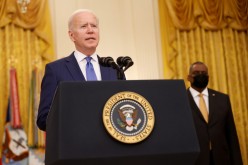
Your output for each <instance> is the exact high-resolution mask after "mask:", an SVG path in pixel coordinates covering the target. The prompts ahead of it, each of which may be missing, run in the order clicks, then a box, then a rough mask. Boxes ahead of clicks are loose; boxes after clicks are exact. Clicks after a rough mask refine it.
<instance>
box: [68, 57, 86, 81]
mask: <svg viewBox="0 0 248 165" xmlns="http://www.w3.org/2000/svg"><path fill="white" fill-rule="evenodd" d="M65 60H66V66H67V68H68V70H69V72H70V73H71V75H72V77H73V79H74V80H76V81H85V78H84V75H83V73H82V71H81V69H80V67H79V65H78V62H77V60H76V58H75V56H74V53H72V54H71V55H70V56H68V58H66V59H65Z"/></svg>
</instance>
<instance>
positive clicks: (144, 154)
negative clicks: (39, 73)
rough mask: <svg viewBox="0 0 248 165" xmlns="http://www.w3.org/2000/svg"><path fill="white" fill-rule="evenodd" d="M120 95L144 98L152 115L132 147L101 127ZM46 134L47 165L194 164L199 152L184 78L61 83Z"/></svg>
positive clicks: (49, 117)
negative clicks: (113, 98)
mask: <svg viewBox="0 0 248 165" xmlns="http://www.w3.org/2000/svg"><path fill="white" fill-rule="evenodd" d="M123 91H130V92H135V93H138V94H139V95H141V96H143V97H144V98H146V100H147V101H149V103H150V104H151V106H152V108H153V111H154V115H155V123H154V128H153V130H152V132H151V134H150V135H149V136H148V137H147V138H146V139H144V140H143V141H141V142H138V143H134V144H126V143H122V142H120V141H117V140H116V139H114V138H113V137H112V136H111V135H110V134H109V133H108V132H107V130H106V128H105V126H104V124H103V108H104V105H105V103H106V102H107V101H108V99H109V98H110V97H111V96H113V95H115V94H116V93H118V92H123ZM46 135H47V137H46V153H45V164H46V165H68V164H77V165H79V164H86V165H93V164H94V165H95V164H101V165H105V164H106V165H109V164H118V165H122V164H123V165H124V164H129V165H130V164H131V165H136V164H144V165H154V164H166V165H193V164H194V162H195V160H196V158H197V156H198V154H199V151H200V149H199V144H198V139H197V135H196V132H195V127H194V124H193V118H192V114H191V110H190V105H189V103H188V97H187V93H186V89H185V84H184V81H183V80H129V81H96V82H95V81H92V82H61V83H60V84H59V86H58V88H57V91H56V94H55V96H54V99H53V103H52V106H51V110H50V112H49V115H48V119H47V130H46Z"/></svg>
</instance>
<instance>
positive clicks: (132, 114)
mask: <svg viewBox="0 0 248 165" xmlns="http://www.w3.org/2000/svg"><path fill="white" fill-rule="evenodd" d="M118 112H119V117H120V119H119V118H118V119H117V123H118V125H119V126H120V127H122V128H125V129H126V130H127V131H132V130H134V129H135V130H136V129H137V128H138V126H139V124H140V123H141V119H140V118H139V119H137V116H138V110H137V109H135V107H134V106H132V105H129V104H126V105H123V106H122V107H120V109H119V110H118Z"/></svg>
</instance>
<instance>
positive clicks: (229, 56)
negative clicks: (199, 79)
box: [158, 0, 248, 165]
mask: <svg viewBox="0 0 248 165" xmlns="http://www.w3.org/2000/svg"><path fill="white" fill-rule="evenodd" d="M158 4H159V14H160V28H161V38H162V40H161V42H162V52H163V63H164V65H165V69H164V73H165V74H164V77H165V78H172V79H184V80H185V83H186V86H187V87H188V86H189V83H188V82H187V81H186V80H187V75H188V69H189V66H190V64H191V63H193V62H195V61H203V62H204V63H206V64H207V65H208V67H209V75H210V82H209V87H210V88H213V89H216V90H219V91H221V92H224V93H227V94H229V96H230V99H231V102H232V108H233V114H234V119H235V124H236V127H237V132H238V137H239V141H240V147H241V152H242V158H243V162H244V164H245V165H248V124H247V121H248V67H247V64H248V33H247V32H248V1H247V0H158Z"/></svg>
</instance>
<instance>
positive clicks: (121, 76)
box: [117, 67, 124, 80]
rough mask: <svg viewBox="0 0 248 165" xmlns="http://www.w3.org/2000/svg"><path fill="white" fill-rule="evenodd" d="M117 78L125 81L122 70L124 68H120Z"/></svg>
mask: <svg viewBox="0 0 248 165" xmlns="http://www.w3.org/2000/svg"><path fill="white" fill-rule="evenodd" d="M117 78H118V80H123V78H124V70H123V69H122V67H119V69H117Z"/></svg>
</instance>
